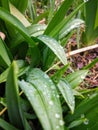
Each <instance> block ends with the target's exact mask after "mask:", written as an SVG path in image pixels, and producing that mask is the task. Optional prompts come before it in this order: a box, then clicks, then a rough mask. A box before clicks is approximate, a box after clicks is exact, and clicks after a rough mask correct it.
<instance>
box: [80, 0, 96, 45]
mask: <svg viewBox="0 0 98 130" xmlns="http://www.w3.org/2000/svg"><path fill="white" fill-rule="evenodd" d="M83 15H84V18H83V19H84V20H85V32H84V33H83V36H82V40H83V42H84V44H85V45H92V44H95V40H96V39H97V38H98V0H95V1H93V0H89V1H88V2H87V3H86V4H85V7H84V13H83Z"/></svg>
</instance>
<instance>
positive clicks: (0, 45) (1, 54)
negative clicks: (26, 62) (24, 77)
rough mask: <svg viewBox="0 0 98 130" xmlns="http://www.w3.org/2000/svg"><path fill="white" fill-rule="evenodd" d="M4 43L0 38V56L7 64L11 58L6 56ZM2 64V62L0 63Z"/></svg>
mask: <svg viewBox="0 0 98 130" xmlns="http://www.w3.org/2000/svg"><path fill="white" fill-rule="evenodd" d="M4 44H5V43H4V42H3V41H2V40H1V39H0V57H1V58H2V60H3V62H4V63H5V64H6V65H7V66H9V65H10V64H11V60H10V58H9V56H8V53H7V50H6V48H5V45H4ZM0 65H2V63H0Z"/></svg>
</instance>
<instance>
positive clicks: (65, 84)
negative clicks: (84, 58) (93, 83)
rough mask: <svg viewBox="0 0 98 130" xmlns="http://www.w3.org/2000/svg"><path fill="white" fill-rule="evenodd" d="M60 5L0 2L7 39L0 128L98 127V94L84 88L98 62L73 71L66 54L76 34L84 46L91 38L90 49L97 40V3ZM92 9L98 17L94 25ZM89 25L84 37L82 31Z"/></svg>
mask: <svg viewBox="0 0 98 130" xmlns="http://www.w3.org/2000/svg"><path fill="white" fill-rule="evenodd" d="M55 2H57V1H55V0H52V1H51V0H45V1H44V2H43V1H41V0H39V1H36V0H34V1H33V2H32V0H25V1H24V0H17V1H15V0H1V1H0V25H1V26H0V27H1V28H0V29H1V31H2V32H4V33H5V35H6V39H5V40H3V39H2V38H1V39H0V49H1V50H0V129H4V130H39V129H40V130H43V129H44V130H56V129H57V130H69V129H72V130H74V129H75V130H78V129H81V130H86V129H88V130H92V129H95V130H96V129H97V128H98V110H97V109H98V104H97V103H98V89H97V88H93V89H86V88H85V89H80V84H81V83H82V82H83V81H84V79H85V77H86V76H87V74H88V73H89V69H90V68H91V67H92V66H94V65H95V64H96V63H97V62H98V58H96V59H95V60H94V61H92V62H91V63H90V64H88V65H87V66H84V67H83V68H82V69H81V70H79V69H73V68H72V67H71V65H70V64H71V63H70V62H69V61H68V55H66V53H65V51H66V50H67V48H66V45H67V43H68V40H69V39H70V38H71V37H72V36H73V34H74V33H75V34H77V38H78V39H81V40H82V42H84V40H85V39H86V40H85V45H91V43H92V44H93V41H95V40H96V38H97V28H98V20H97V14H98V10H97V7H96V8H95V3H94V4H93V5H92V4H91V3H92V0H89V1H87V2H85V1H80V2H79V4H77V3H76V2H74V1H73V0H64V1H63V2H58V6H57V5H55ZM95 2H96V6H97V5H98V0H95ZM85 6H86V11H87V12H86V13H84V9H85ZM92 6H94V8H93V11H94V12H96V16H95V15H94V18H92V20H91V21H90V22H91V23H90V25H91V26H90V25H89V22H88V21H89V20H88V19H89V17H93V14H92V13H90V14H89V8H90V7H92ZM40 9H41V11H42V13H39V10H40ZM79 12H81V15H80V16H79ZM82 14H83V15H82ZM83 16H84V17H83ZM84 24H85V25H86V26H87V28H86V29H85V32H84V33H83V32H80V33H82V37H81V38H80V35H78V33H77V31H79V30H81V25H84ZM90 27H91V28H90ZM93 31H94V32H93ZM93 33H94V35H93ZM91 36H92V37H91ZM86 42H87V44H86ZM68 70H69V71H70V73H68Z"/></svg>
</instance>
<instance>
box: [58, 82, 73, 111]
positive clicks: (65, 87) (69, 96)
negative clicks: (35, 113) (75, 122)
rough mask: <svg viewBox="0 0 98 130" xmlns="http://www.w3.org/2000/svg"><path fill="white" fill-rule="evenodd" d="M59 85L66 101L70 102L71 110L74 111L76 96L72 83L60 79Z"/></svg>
mask: <svg viewBox="0 0 98 130" xmlns="http://www.w3.org/2000/svg"><path fill="white" fill-rule="evenodd" d="M57 86H58V89H59V90H60V92H61V94H62V95H63V97H64V99H65V101H66V103H67V104H68V106H69V108H70V110H71V112H72V113H73V112H74V108H75V98H74V95H73V91H72V89H71V86H70V84H69V83H68V82H67V81H64V80H60V81H59V83H58V84H57Z"/></svg>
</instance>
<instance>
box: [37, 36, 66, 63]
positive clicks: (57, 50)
mask: <svg viewBox="0 0 98 130" xmlns="http://www.w3.org/2000/svg"><path fill="white" fill-rule="evenodd" d="M38 39H39V40H41V41H42V42H44V43H45V44H46V45H47V46H48V47H49V48H50V49H51V50H52V51H53V52H54V54H55V55H56V56H57V57H58V58H59V59H60V60H61V62H62V63H63V64H64V65H65V64H66V63H67V59H66V54H65V52H64V50H63V48H62V46H61V45H60V44H59V43H58V42H57V41H56V40H55V39H53V38H50V37H48V36H45V35H42V36H39V37H38Z"/></svg>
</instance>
